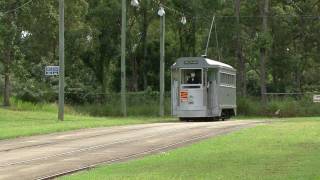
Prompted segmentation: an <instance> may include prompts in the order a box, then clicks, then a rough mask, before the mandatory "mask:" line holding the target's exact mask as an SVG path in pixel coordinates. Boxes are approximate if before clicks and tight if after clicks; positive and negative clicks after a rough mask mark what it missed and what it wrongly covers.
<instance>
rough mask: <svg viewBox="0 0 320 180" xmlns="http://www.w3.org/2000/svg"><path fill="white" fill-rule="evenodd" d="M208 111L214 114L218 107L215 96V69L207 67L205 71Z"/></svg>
mask: <svg viewBox="0 0 320 180" xmlns="http://www.w3.org/2000/svg"><path fill="white" fill-rule="evenodd" d="M207 81H208V82H207V94H208V98H207V99H208V103H207V104H208V106H207V107H208V112H209V114H210V115H214V114H216V113H217V112H216V111H217V108H218V96H217V69H209V70H208V72H207Z"/></svg>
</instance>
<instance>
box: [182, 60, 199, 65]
mask: <svg viewBox="0 0 320 180" xmlns="http://www.w3.org/2000/svg"><path fill="white" fill-rule="evenodd" d="M184 64H199V62H198V61H197V60H187V61H184Z"/></svg>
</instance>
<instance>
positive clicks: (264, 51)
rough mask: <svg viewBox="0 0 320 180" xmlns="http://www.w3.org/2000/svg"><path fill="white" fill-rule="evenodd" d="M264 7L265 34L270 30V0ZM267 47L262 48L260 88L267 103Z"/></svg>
mask: <svg viewBox="0 0 320 180" xmlns="http://www.w3.org/2000/svg"><path fill="white" fill-rule="evenodd" d="M262 7H263V8H262V9H261V15H262V17H263V18H262V31H263V33H264V34H266V33H267V32H268V14H269V0H264V2H263V6H262ZM266 59H267V49H266V47H261V49H260V88H261V100H262V103H263V104H264V105H265V104H266V102H267V94H266V93H267V87H266V61H267V60H266Z"/></svg>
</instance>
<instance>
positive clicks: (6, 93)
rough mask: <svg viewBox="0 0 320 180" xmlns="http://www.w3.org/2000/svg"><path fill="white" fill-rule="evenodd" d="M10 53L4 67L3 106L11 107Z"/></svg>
mask: <svg viewBox="0 0 320 180" xmlns="http://www.w3.org/2000/svg"><path fill="white" fill-rule="evenodd" d="M10 61H11V59H10V53H9V52H8V53H7V56H6V60H5V65H4V91H3V106H6V107H8V106H10V64H9V63H10Z"/></svg>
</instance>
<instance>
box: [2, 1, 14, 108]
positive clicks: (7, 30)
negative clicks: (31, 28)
mask: <svg viewBox="0 0 320 180" xmlns="http://www.w3.org/2000/svg"><path fill="white" fill-rule="evenodd" d="M0 4H1V7H4V8H5V9H6V10H7V11H6V12H5V13H4V14H3V15H2V16H1V17H0V24H1V26H0V37H1V38H0V39H1V40H2V43H0V52H1V57H0V60H1V62H2V63H3V66H4V72H3V74H4V90H3V105H4V106H10V91H11V88H10V84H11V83H10V79H11V74H12V72H11V71H12V65H13V62H14V60H15V52H16V50H17V48H18V47H17V46H16V38H17V25H16V22H17V13H16V11H14V10H13V9H14V8H16V6H17V3H16V2H15V1H13V0H10V1H0Z"/></svg>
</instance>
